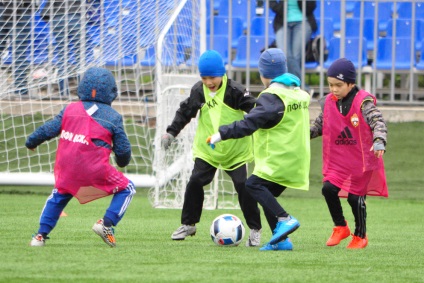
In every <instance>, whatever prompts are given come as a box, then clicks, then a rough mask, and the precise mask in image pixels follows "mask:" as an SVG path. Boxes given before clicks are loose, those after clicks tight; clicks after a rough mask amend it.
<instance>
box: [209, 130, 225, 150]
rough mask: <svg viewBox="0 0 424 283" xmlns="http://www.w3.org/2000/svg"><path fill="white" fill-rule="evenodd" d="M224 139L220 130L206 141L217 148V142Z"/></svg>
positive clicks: (213, 147)
mask: <svg viewBox="0 0 424 283" xmlns="http://www.w3.org/2000/svg"><path fill="white" fill-rule="evenodd" d="M220 141H222V139H221V134H220V133H219V132H218V133H216V134H213V135H212V136H209V137H208V138H207V139H206V142H207V143H208V144H209V145H210V146H211V148H212V149H215V144H216V143H219V142H220Z"/></svg>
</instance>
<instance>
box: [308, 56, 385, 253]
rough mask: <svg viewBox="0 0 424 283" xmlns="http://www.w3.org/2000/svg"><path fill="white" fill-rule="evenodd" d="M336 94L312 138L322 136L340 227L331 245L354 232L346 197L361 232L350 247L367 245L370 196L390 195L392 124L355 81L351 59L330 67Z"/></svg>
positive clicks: (326, 101)
mask: <svg viewBox="0 0 424 283" xmlns="http://www.w3.org/2000/svg"><path fill="white" fill-rule="evenodd" d="M327 77H328V78H327V80H328V85H329V87H330V91H331V93H329V94H328V95H327V96H326V97H324V98H323V101H320V103H321V105H322V109H323V111H322V113H321V114H320V115H319V116H318V117H317V118H316V120H315V121H314V123H313V126H312V127H311V138H316V137H318V136H322V137H323V140H322V144H323V169H322V172H323V175H324V179H323V182H324V184H323V188H322V194H323V195H324V198H325V201H326V202H327V206H328V209H329V211H330V214H331V217H332V219H333V222H334V225H335V227H334V228H333V233H332V235H331V237H330V238H329V239H328V241H327V246H335V245H338V244H339V243H340V241H341V240H343V239H345V238H347V237H349V236H350V229H349V226H348V225H347V222H346V220H345V218H344V215H343V210H342V206H341V202H340V197H347V200H348V203H349V205H350V206H351V208H352V213H353V215H354V218H355V231H354V233H353V235H352V236H353V237H352V240H351V242H350V243H349V244H348V246H347V248H348V249H361V248H365V247H366V246H367V244H368V237H367V234H366V216H367V213H366V203H365V197H366V196H367V195H369V196H383V197H387V196H388V189H387V183H386V176H385V171H384V162H383V159H382V156H383V154H384V153H385V145H386V140H387V126H386V123H385V121H384V119H383V116H382V114H381V112H380V111H379V110H378V108H377V107H376V106H375V105H376V98H375V97H374V96H373V95H371V94H369V93H367V92H366V91H364V90H359V89H358V87H357V86H356V85H355V81H356V70H355V67H354V65H353V63H352V62H351V61H349V60H347V59H345V58H341V59H338V60H336V61H334V62H333V64H332V65H331V66H330V68H329V69H328V71H327Z"/></svg>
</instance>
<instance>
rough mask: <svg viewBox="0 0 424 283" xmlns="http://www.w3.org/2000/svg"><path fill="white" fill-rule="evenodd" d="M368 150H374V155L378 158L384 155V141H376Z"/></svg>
mask: <svg viewBox="0 0 424 283" xmlns="http://www.w3.org/2000/svg"><path fill="white" fill-rule="evenodd" d="M370 151H374V156H375V157H377V158H380V157H382V156H383V155H384V152H385V151H386V148H385V147H384V143H382V142H380V141H376V142H374V144H373V145H372V146H371V148H370Z"/></svg>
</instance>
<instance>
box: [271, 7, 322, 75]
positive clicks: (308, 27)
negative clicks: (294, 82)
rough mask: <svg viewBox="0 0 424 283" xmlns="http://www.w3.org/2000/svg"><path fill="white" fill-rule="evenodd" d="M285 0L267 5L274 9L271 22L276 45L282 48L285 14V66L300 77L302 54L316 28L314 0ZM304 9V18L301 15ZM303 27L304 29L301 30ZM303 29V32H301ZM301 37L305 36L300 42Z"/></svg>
mask: <svg viewBox="0 0 424 283" xmlns="http://www.w3.org/2000/svg"><path fill="white" fill-rule="evenodd" d="M285 2H287V12H285V11H284V5H285ZM305 5H306V7H304V6H303V1H297V0H287V1H283V0H280V1H278V2H277V1H270V2H269V7H270V8H271V9H272V11H274V13H275V18H274V22H273V27H274V32H275V41H276V44H277V47H278V48H280V49H283V50H284V34H285V31H284V22H285V21H284V18H285V16H286V15H287V40H286V41H287V50H286V51H285V54H286V56H287V68H288V72H289V73H291V74H293V75H295V76H297V77H298V78H302V71H301V70H302V54H304V50H305V48H306V44H307V43H308V41H309V39H310V38H311V35H312V33H313V32H315V31H316V30H317V22H316V19H315V16H314V14H313V12H314V10H315V8H316V5H317V4H316V1H309V0H308V1H305ZM304 9H305V15H306V20H305V18H304V15H303V10H304ZM303 26H304V27H303ZM303 28H304V30H303ZM303 31H304V32H303ZM303 37H304V38H305V40H304V42H302V40H303Z"/></svg>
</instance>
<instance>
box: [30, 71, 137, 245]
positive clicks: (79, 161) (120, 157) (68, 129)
mask: <svg viewBox="0 0 424 283" xmlns="http://www.w3.org/2000/svg"><path fill="white" fill-rule="evenodd" d="M116 96H117V87H116V82H115V78H114V77H113V75H112V73H111V72H110V71H108V70H106V69H103V68H90V69H89V70H87V72H86V73H85V74H84V77H83V79H82V80H81V82H80V84H79V86H78V97H79V98H80V101H78V102H74V103H71V104H69V105H68V106H66V107H65V108H64V109H63V110H62V111H61V112H60V113H59V114H58V115H57V116H56V117H55V118H54V119H53V120H50V121H48V122H46V123H45V124H44V125H42V126H40V127H39V128H38V129H37V130H36V131H35V132H34V133H32V134H31V135H30V136H29V137H28V139H27V141H26V143H25V146H26V147H27V148H28V149H31V150H34V149H35V148H36V147H37V146H38V145H40V144H42V143H43V142H44V141H47V140H50V139H52V138H54V137H57V136H58V137H59V146H58V149H57V152H56V162H55V166H54V175H55V188H54V189H53V191H52V194H51V195H50V196H49V197H48V198H47V201H46V204H45V206H44V208H43V210H42V212H41V217H40V227H39V229H38V234H37V235H36V236H34V237H33V238H32V240H31V243H30V245H31V246H44V245H45V241H46V239H48V235H49V233H50V232H51V231H52V230H53V228H54V227H55V226H56V223H57V221H58V220H59V217H60V214H61V212H62V211H63V209H64V208H65V206H66V205H67V204H68V202H69V201H70V200H71V199H72V197H76V198H77V199H78V201H79V202H80V203H81V204H84V203H87V202H90V201H92V200H95V199H98V198H101V197H105V196H108V195H112V194H113V198H112V201H111V203H110V206H109V208H108V209H107V210H106V213H105V215H104V217H103V218H102V219H100V220H98V221H97V222H96V223H95V224H94V226H93V231H94V232H95V233H96V234H97V235H99V236H100V237H101V238H102V239H103V241H104V242H105V243H106V244H108V245H109V246H111V247H115V246H116V240H115V235H114V229H113V228H112V226H116V225H117V224H118V223H119V221H120V220H121V219H122V217H123V216H124V214H125V211H126V210H127V208H128V205H129V203H130V202H131V200H132V197H133V195H134V194H135V187H134V184H133V183H132V182H131V181H130V180H128V179H127V178H126V177H125V176H124V175H123V174H122V173H121V172H119V171H118V170H117V169H116V168H115V167H113V166H112V165H111V164H110V163H109V156H110V154H111V152H112V151H113V152H114V153H115V160H116V163H117V164H118V166H120V167H125V166H127V165H128V163H129V162H130V159H131V144H130V142H129V140H128V137H127V135H126V134H125V131H124V126H123V122H122V116H121V115H120V114H119V113H118V112H116V110H114V109H113V108H112V107H111V104H112V101H114V100H115V98H116Z"/></svg>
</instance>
